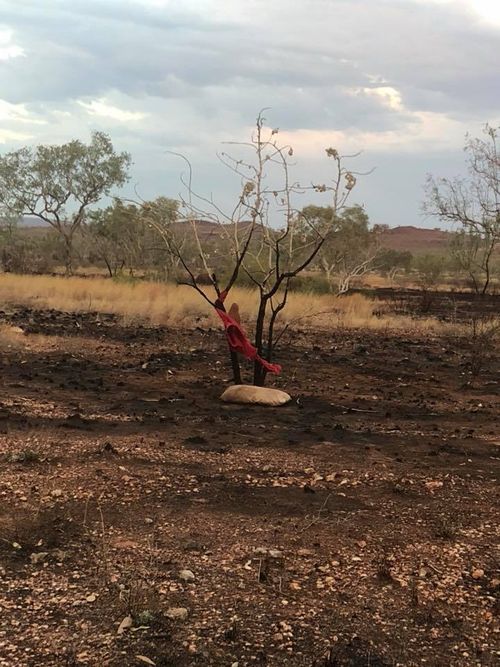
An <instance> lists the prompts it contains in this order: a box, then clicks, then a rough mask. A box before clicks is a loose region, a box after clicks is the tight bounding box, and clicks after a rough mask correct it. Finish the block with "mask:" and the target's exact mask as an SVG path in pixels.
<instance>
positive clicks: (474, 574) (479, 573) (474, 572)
mask: <svg viewBox="0 0 500 667" xmlns="http://www.w3.org/2000/svg"><path fill="white" fill-rule="evenodd" d="M471 574H472V578H473V579H481V577H484V570H481V568H476V569H474V570H472V572H471Z"/></svg>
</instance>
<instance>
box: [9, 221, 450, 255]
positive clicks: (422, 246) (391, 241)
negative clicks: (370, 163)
mask: <svg viewBox="0 0 500 667" xmlns="http://www.w3.org/2000/svg"><path fill="white" fill-rule="evenodd" d="M184 224H185V223H177V225H178V227H179V228H180V227H182V226H184ZM248 224H250V223H240V231H241V232H242V233H243V231H244V228H245V226H246V225H248ZM19 226H20V228H21V229H22V230H23V231H24V232H25V233H27V234H30V233H33V234H36V235H39V234H40V233H43V232H46V231H48V230H49V229H50V225H47V224H46V223H44V222H43V221H42V220H40V219H39V218H34V217H31V216H25V217H24V218H23V219H22V221H21V222H20V225H19ZM196 226H197V229H198V233H199V235H200V239H201V241H202V242H206V241H209V242H210V241H216V240H217V237H218V236H220V234H221V229H220V226H219V225H218V224H217V223H215V222H212V221H209V220H197V221H196ZM225 231H226V233H227V232H228V231H230V232H231V231H232V229H231V226H229V225H228V227H226V230H225ZM257 236H258V232H257ZM451 236H452V234H451V232H447V231H445V230H443V229H425V228H423V227H414V226H412V225H406V226H399V227H390V228H389V227H388V228H387V229H384V231H383V232H382V235H381V242H382V245H383V247H384V248H389V249H391V250H400V251H403V250H408V251H409V252H411V253H412V254H413V255H415V254H417V255H418V254H421V253H443V254H445V253H446V252H447V249H448V246H449V243H450V241H451Z"/></svg>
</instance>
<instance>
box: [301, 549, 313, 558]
mask: <svg viewBox="0 0 500 667" xmlns="http://www.w3.org/2000/svg"><path fill="white" fill-rule="evenodd" d="M297 556H302V557H303V558H307V556H314V551H312V549H299V550H298V551H297Z"/></svg>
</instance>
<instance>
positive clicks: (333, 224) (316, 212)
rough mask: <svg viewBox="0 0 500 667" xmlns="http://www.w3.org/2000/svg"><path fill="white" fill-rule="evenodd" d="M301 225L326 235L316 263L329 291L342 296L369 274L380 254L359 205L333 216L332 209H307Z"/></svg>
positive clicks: (318, 207) (376, 235) (308, 207)
mask: <svg viewBox="0 0 500 667" xmlns="http://www.w3.org/2000/svg"><path fill="white" fill-rule="evenodd" d="M301 216H302V224H303V226H304V227H305V228H306V229H307V228H308V227H309V226H311V227H313V228H315V227H320V228H322V229H324V230H325V232H328V233H327V235H326V238H325V242H324V243H323V245H322V246H321V249H320V251H319V253H318V257H317V260H316V264H318V265H319V267H320V268H321V269H322V270H323V271H324V274H325V276H326V279H327V281H328V285H329V286H330V290H331V291H333V292H336V293H337V294H343V293H345V292H347V291H348V290H349V287H350V285H351V282H352V280H353V279H354V278H359V277H360V276H362V275H365V274H366V273H368V272H369V271H371V270H372V269H373V268H374V266H375V263H376V259H377V257H378V256H379V255H380V252H381V250H380V244H379V242H378V230H377V228H376V227H375V228H370V226H369V218H368V215H367V214H366V212H365V210H364V209H363V207H361V206H359V205H354V206H349V207H346V208H344V209H343V210H342V211H340V212H339V213H335V210H334V208H333V207H332V206H306V207H305V208H303V209H302V212H301Z"/></svg>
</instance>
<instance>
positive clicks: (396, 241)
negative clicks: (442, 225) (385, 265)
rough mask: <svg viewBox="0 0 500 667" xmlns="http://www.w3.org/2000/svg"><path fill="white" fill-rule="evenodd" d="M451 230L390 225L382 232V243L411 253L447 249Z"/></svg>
mask: <svg viewBox="0 0 500 667" xmlns="http://www.w3.org/2000/svg"><path fill="white" fill-rule="evenodd" d="M451 236H452V234H451V232H447V231H444V230H443V229H424V228H422V227H413V226H411V225H408V226H401V227H392V228H388V229H387V230H384V232H383V233H382V245H383V246H384V247H385V248H389V249H391V250H409V251H410V252H411V253H412V254H413V255H415V254H417V255H418V254H420V253H436V252H442V253H445V252H446V251H447V248H448V245H449V243H450V241H451Z"/></svg>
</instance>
